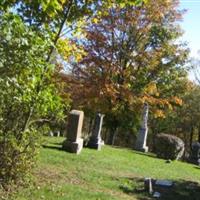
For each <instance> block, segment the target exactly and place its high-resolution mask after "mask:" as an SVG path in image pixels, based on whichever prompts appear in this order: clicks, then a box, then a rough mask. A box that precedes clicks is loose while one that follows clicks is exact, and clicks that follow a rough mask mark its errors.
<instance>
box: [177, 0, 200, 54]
mask: <svg viewBox="0 0 200 200" xmlns="http://www.w3.org/2000/svg"><path fill="white" fill-rule="evenodd" d="M180 8H181V9H187V12H186V13H185V14H184V16H183V22H181V27H182V29H183V30H184V32H185V33H184V35H183V38H182V40H183V41H186V42H187V43H188V46H189V48H190V49H191V53H190V56H191V57H197V52H198V50H200V0H180Z"/></svg>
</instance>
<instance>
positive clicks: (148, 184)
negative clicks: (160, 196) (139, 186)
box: [144, 178, 153, 194]
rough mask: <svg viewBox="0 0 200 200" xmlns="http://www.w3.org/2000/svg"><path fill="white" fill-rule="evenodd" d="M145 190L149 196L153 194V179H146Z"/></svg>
mask: <svg viewBox="0 0 200 200" xmlns="http://www.w3.org/2000/svg"><path fill="white" fill-rule="evenodd" d="M144 189H145V191H147V192H148V193H149V194H152V193H153V187H152V179H151V178H145V179H144Z"/></svg>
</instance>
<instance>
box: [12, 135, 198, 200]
mask: <svg viewBox="0 0 200 200" xmlns="http://www.w3.org/2000/svg"><path fill="white" fill-rule="evenodd" d="M45 139H46V143H45V146H46V147H45V148H42V149H41V151H40V155H39V162H38V167H37V168H36V169H35V173H34V174H35V179H36V181H35V184H34V185H33V186H31V187H30V188H27V189H24V190H22V191H21V192H20V193H18V194H17V195H16V196H15V197H14V199H15V200H40V199H41V200H43V199H46V200H122V199H126V200H134V199H138V200H142V199H152V197H151V196H149V195H148V194H147V193H145V192H144V191H143V179H144V178H145V177H152V178H155V179H168V180H173V181H175V183H176V185H175V186H174V188H173V189H172V190H170V191H168V192H166V194H165V193H163V196H162V198H161V199H176V200H177V199H181V200H184V199H187V200H189V199H191V200H199V199H200V186H199V184H198V181H200V169H199V168H198V167H196V166H195V165H191V164H186V163H183V162H178V161H174V162H172V163H170V164H167V163H165V161H164V160H162V159H157V158H155V157H154V156H153V155H151V154H148V155H145V154H142V153H138V152H136V151H133V150H129V149H122V148H112V147H110V146H103V148H102V150H101V151H96V150H92V149H88V148H84V149H83V150H82V152H81V154H79V155H75V154H71V153H68V152H65V151H62V150H60V149H59V148H60V147H61V143H62V141H63V140H64V138H53V137H52V138H45Z"/></svg>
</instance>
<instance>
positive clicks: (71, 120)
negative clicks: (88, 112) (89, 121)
mask: <svg viewBox="0 0 200 200" xmlns="http://www.w3.org/2000/svg"><path fill="white" fill-rule="evenodd" d="M83 117H84V113H83V111H79V110H72V111H71V112H70V113H69V117H68V126H67V139H66V140H65V141H64V142H63V149H64V150H66V151H68V152H71V153H76V154H79V153H80V152H81V150H82V148H83V139H82V138H81V133H82V126H83Z"/></svg>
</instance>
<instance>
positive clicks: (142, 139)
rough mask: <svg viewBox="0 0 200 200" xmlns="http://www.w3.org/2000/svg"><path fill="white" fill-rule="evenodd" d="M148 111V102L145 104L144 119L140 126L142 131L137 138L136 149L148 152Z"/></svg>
mask: <svg viewBox="0 0 200 200" xmlns="http://www.w3.org/2000/svg"><path fill="white" fill-rule="evenodd" d="M148 112H149V106H148V104H147V103H145V104H144V111H143V120H142V125H141V128H140V131H139V133H138V136H137V140H136V146H135V149H136V150H138V151H142V152H148V147H147V146H146V141H147V133H148V126H147V121H148Z"/></svg>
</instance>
